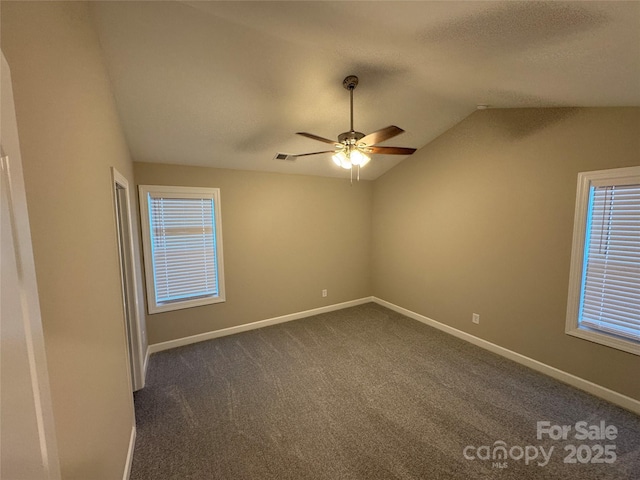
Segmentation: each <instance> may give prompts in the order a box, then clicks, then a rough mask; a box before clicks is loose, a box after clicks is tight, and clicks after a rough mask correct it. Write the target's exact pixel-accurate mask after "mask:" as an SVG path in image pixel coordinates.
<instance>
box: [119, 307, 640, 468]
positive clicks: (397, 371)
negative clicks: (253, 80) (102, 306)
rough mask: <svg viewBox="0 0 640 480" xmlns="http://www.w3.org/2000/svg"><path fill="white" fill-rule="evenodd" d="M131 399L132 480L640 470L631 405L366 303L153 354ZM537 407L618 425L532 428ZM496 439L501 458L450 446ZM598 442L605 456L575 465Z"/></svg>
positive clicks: (592, 454)
mask: <svg viewBox="0 0 640 480" xmlns="http://www.w3.org/2000/svg"><path fill="white" fill-rule="evenodd" d="M629 374H630V381H632V377H631V376H632V375H635V377H633V378H634V380H633V381H637V372H635V373H632V372H629ZM135 405H136V418H137V424H138V431H137V440H136V448H135V454H134V458H133V468H132V474H131V479H132V480H143V479H145V480H151V479H153V480H160V479H256V480H266V479H278V480H286V479H292V480H306V479H318V480H320V479H362V480H373V479H488V478H499V479H616V480H619V479H638V478H640V417H638V416H636V415H634V414H632V413H630V412H628V411H626V410H623V409H621V408H618V407H615V406H613V405H611V404H609V403H607V402H604V401H602V400H599V399H598V398H596V397H593V396H591V395H588V394H586V393H583V392H581V391H579V390H576V389H574V388H572V387H569V386H567V385H564V384H562V383H559V382H557V381H555V380H553V379H550V378H548V377H546V376H544V375H541V374H538V373H537V372H534V371H532V370H530V369H527V368H525V367H523V366H521V365H518V364H516V363H513V362H510V361H508V360H505V359H503V358H502V357H499V356H497V355H494V354H491V353H489V352H487V351H484V350H482V349H480V348H477V347H475V346H473V345H471V344H468V343H466V342H463V341H461V340H458V339H456V338H454V337H452V336H449V335H447V334H445V333H442V332H440V331H438V330H435V329H433V328H430V327H428V326H426V325H423V324H421V323H419V322H416V321H415V320H411V319H408V318H406V317H404V316H402V315H399V314H397V313H395V312H392V311H390V310H388V309H385V308H383V307H380V306H378V305H376V304H367V305H362V306H359V307H354V308H349V309H345V310H341V311H337V312H332V313H328V314H323V315H318V316H315V317H310V318H306V319H302V320H297V321H293V322H289V323H284V324H280V325H275V326H272V327H268V328H264V329H260V330H254V331H250V332H245V333H241V334H237V335H233V336H228V337H223V338H219V339H216V340H211V341H207V342H202V343H198V344H194V345H189V346H186V347H181V348H178V349H174V350H170V351H165V352H160V353H157V354H154V355H153V356H152V357H151V359H150V364H149V372H148V379H147V386H146V388H144V389H143V390H141V391H140V392H137V393H136V395H135ZM544 420H547V421H550V422H551V424H558V425H571V426H574V425H575V424H576V422H579V421H586V422H587V424H588V425H589V426H591V425H599V424H600V421H602V420H604V421H605V422H606V424H607V425H609V424H611V425H614V426H616V427H617V429H618V435H617V438H616V439H615V440H604V441H596V440H582V441H580V440H576V439H575V438H574V435H575V430H574V428H572V430H571V432H570V433H569V436H568V440H567V441H554V440H550V439H548V438H545V439H543V440H538V439H537V438H536V422H537V421H544ZM499 441H502V442H504V444H506V448H507V450H508V451H510V452H511V454H510V455H509V454H507V459H506V460H503V461H500V462H499V463H500V465H498V464H497V463H495V462H498V460H491V459H489V460H482V459H478V458H476V459H473V460H469V459H466V458H465V456H464V454H463V452H464V451H465V450H464V449H465V447H467V446H472V447H475V448H476V449H477V447H481V448H480V449H478V450H476V449H467V451H466V452H467V455H468V456H476V452H477V455H478V456H480V457H484V455H485V454H486V453H487V452H488V451H491V452H493V447H494V446H497V444H496V442H499ZM582 444H584V445H586V447H581V449H580V452H579V455H580V456H579V458H577V457H576V458H577V460H576V463H574V464H566V463H564V462H563V460H564V459H565V457H566V456H567V455H568V454H569V451H568V450H565V447H567V446H568V445H575V446H576V447H578V446H580V445H582ZM596 444H600V445H603V449H602V450H604V446H605V445H612V446H613V448H612V447H607V451H608V452H609V453H608V454H607V455H611V453H610V452H611V451H614V452H615V454H616V457H617V458H616V460H615V461H614V462H613V463H590V462H589V463H582V462H585V461H589V460H590V459H591V458H595V459H596V461H598V460H604V459H605V458H607V455H602V456H599V455H598V454H599V453H602V452H599V448H598V447H596V446H595V445H596ZM500 445H502V444H500ZM483 446H486V448H482V447H483ZM527 446H529V449H528V451H529V456H530V457H533V449H536V452H537V454H538V458H536V459H533V460H530V461H529V462H528V463H529V464H527V463H526V461H525V458H521V459H518V457H519V456H520V454H521V452H523V453H524V452H525V451H527V450H526V447H527ZM489 447H491V450H490V449H489ZM539 447H543V448H544V451H545V452H547V453H548V452H549V449H550V448H551V447H553V449H554V450H553V451H552V453H551V455H550V460H549V462H548V464H546V465H544V466H540V465H538V462H544V460H543V457H542V454H541V453H540V450H539ZM520 448H521V449H522V450H520ZM568 448H571V447H568ZM496 452H498V450H496ZM609 458H612V457H609ZM504 462H506V463H504Z"/></svg>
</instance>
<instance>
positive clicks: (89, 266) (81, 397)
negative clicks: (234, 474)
mask: <svg viewBox="0 0 640 480" xmlns="http://www.w3.org/2000/svg"><path fill="white" fill-rule="evenodd" d="M0 8H1V9H2V11H1V14H2V24H1V30H2V39H1V42H2V43H1V46H2V51H3V52H4V54H5V56H6V58H7V60H8V62H9V65H10V68H11V73H12V77H13V88H14V98H15V104H16V115H17V121H18V130H19V136H20V144H21V151H22V159H23V168H24V177H25V187H26V193H27V203H28V208H29V218H30V225H31V232H32V236H33V249H34V257H35V263H36V275H37V280H38V291H39V296H40V307H41V312H42V322H43V328H44V335H45V348H46V352H47V361H48V369H49V375H50V380H51V389H52V401H53V412H54V419H55V423H56V436H57V441H58V447H59V453H60V462H61V468H62V475H63V478H64V479H82V480H87V479H91V480H99V479H105V480H113V479H117V478H122V474H123V471H124V468H125V459H126V455H127V448H128V444H129V438H130V434H131V427H132V424H133V403H132V395H131V390H130V384H129V378H128V374H127V369H128V365H127V356H126V350H125V348H126V347H125V330H124V320H123V310H122V297H121V290H120V278H119V275H120V274H119V264H118V257H117V245H116V232H115V223H114V206H113V198H112V190H111V188H112V187H111V172H110V167H111V166H115V167H116V168H117V169H118V170H119V171H120V172H121V173H122V174H123V175H125V176H126V177H128V178H129V181H130V182H131V185H133V181H132V180H133V176H132V164H131V160H130V158H129V154H128V149H127V146H126V143H125V139H124V138H123V134H122V132H121V129H120V126H119V122H118V118H117V114H116V111H115V106H114V99H113V97H112V93H111V89H110V85H109V82H108V79H107V75H106V71H105V68H104V65H103V63H102V58H101V52H100V49H99V45H98V40H97V37H96V35H95V33H94V30H93V28H92V25H91V21H90V19H89V16H88V9H87V5H86V4H84V3H77V2H68V3H48V2H43V3H38V2H16V3H13V2H5V1H3V2H2V5H1V7H0Z"/></svg>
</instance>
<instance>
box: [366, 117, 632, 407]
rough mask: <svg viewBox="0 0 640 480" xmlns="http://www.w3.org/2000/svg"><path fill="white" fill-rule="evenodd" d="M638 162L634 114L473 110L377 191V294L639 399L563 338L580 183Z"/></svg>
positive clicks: (625, 381)
mask: <svg viewBox="0 0 640 480" xmlns="http://www.w3.org/2000/svg"><path fill="white" fill-rule="evenodd" d="M638 164H640V109H639V108H627V109H624V108H618V109H616V108H606V109H605V108H603V109H514V110H487V111H482V112H480V111H479V112H476V113H474V114H473V115H471V116H470V117H468V118H467V119H466V120H464V121H463V122H461V123H460V124H458V125H457V126H455V127H454V128H452V129H451V130H449V131H448V132H446V133H445V134H443V135H442V136H441V137H439V138H438V139H436V140H435V141H434V142H432V143H431V144H429V145H427V146H426V147H425V148H423V149H421V150H420V151H419V152H417V153H416V154H415V155H414V156H413V157H411V158H409V159H407V160H405V161H404V162H402V163H401V164H400V165H399V166H397V167H396V168H394V169H392V170H391V171H389V172H388V173H387V174H385V175H384V176H382V177H380V178H379V179H378V180H377V181H376V182H375V184H374V206H373V236H372V238H373V244H372V252H373V255H372V258H373V266H372V271H373V274H372V282H373V294H374V295H375V296H377V297H380V298H382V299H384V300H387V301H389V302H392V303H394V304H397V305H399V306H402V307H404V308H407V309H409V310H412V311H415V312H417V313H420V314H422V315H425V316H427V317H429V318H432V319H434V320H436V321H439V322H442V323H445V324H447V325H450V326H452V327H454V328H457V329H460V330H462V331H465V332H469V333H471V334H473V335H476V336H478V337H480V338H483V339H486V340H488V341H490V342H493V343H496V344H498V345H500V346H502V347H505V348H507V349H510V350H513V351H516V352H518V353H521V354H523V355H526V356H528V357H531V358H534V359H536V360H539V361H541V362H543V363H546V364H548V365H551V366H553V367H557V368H559V369H561V370H564V371H566V372H569V373H572V374H574V375H577V376H579V377H582V378H584V379H587V380H590V381H592V382H595V383H597V384H599V385H602V386H604V387H608V388H610V389H612V390H615V391H617V392H620V393H623V394H625V395H628V396H630V397H632V398H635V399H637V400H640V380H639V379H638V371H640V357H638V356H635V355H632V354H630V353H625V352H621V351H617V350H614V349H612V348H608V347H605V346H601V345H598V344H594V343H591V342H588V341H586V340H581V339H578V338H575V337H571V336H568V335H565V333H564V327H565V312H566V306H567V291H568V279H569V262H570V258H571V241H572V229H573V215H574V206H575V193H576V182H577V173H578V172H580V171H588V170H597V169H606V168H615V167H624V166H631V165H638ZM474 312H475V313H478V314H480V316H481V317H480V319H481V322H480V324H479V325H474V324H472V323H471V314H472V313H474Z"/></svg>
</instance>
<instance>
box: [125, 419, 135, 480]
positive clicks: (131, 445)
mask: <svg viewBox="0 0 640 480" xmlns="http://www.w3.org/2000/svg"><path fill="white" fill-rule="evenodd" d="M135 446H136V424H135V420H134V421H133V426H132V427H131V437H129V450H128V451H127V460H126V463H125V465H124V474H123V475H122V480H129V476H130V475H131V465H132V463H133V450H134V448H135Z"/></svg>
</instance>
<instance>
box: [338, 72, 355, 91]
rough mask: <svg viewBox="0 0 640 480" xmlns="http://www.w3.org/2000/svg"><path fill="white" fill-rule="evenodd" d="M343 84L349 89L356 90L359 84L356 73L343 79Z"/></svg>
mask: <svg viewBox="0 0 640 480" xmlns="http://www.w3.org/2000/svg"><path fill="white" fill-rule="evenodd" d="M342 86H343V87H344V88H346V89H347V90H355V88H356V87H357V86H358V77H356V76H355V75H349V76H348V77H347V78H345V79H344V80H343V81H342Z"/></svg>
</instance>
